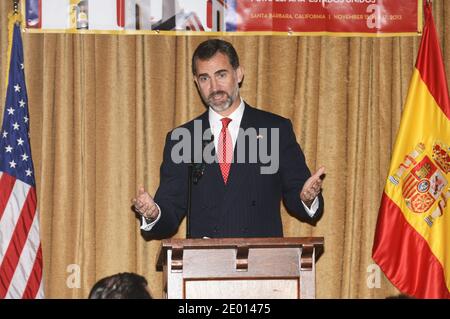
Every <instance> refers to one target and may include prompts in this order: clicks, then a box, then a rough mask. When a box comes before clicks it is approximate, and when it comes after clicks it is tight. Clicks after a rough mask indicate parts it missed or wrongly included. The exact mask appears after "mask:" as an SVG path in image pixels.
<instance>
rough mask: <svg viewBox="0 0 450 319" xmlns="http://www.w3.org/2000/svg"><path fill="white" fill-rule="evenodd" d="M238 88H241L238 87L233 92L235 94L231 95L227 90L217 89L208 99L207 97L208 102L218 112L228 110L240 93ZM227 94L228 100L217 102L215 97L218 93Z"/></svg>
mask: <svg viewBox="0 0 450 319" xmlns="http://www.w3.org/2000/svg"><path fill="white" fill-rule="evenodd" d="M238 90H239V88H238V87H237V88H236V89H235V90H234V92H233V96H231V95H230V94H228V93H227V92H225V91H216V92H213V93H211V94H210V95H209V96H208V98H207V99H205V100H206V101H205V102H206V104H207V105H208V106H209V107H210V108H212V109H213V110H214V111H216V112H217V113H220V112H223V111H226V110H227V109H228V108H229V107H230V106H231V105H232V104H233V103H234V101H235V100H236V97H237V95H238ZM223 94H224V95H225V96H226V100H225V101H223V102H215V101H214V97H215V96H216V95H223Z"/></svg>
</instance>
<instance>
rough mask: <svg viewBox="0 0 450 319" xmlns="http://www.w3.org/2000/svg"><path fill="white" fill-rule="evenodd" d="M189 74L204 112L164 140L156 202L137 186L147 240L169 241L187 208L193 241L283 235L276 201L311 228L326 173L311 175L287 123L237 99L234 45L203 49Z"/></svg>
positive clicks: (239, 73) (214, 43)
mask: <svg viewBox="0 0 450 319" xmlns="http://www.w3.org/2000/svg"><path fill="white" fill-rule="evenodd" d="M192 72H193V75H194V81H195V83H196V84H197V88H198V90H199V92H200V95H201V97H202V99H203V101H204V103H205V104H206V105H207V106H208V111H206V112H205V113H204V114H202V115H201V116H199V117H198V118H196V119H194V120H192V121H190V122H188V123H186V124H184V125H182V126H181V127H179V128H176V129H174V130H173V131H172V132H171V133H169V134H168V135H167V138H166V145H165V148H164V158H163V163H162V165H161V180H160V186H159V188H158V190H157V192H156V195H155V198H154V199H153V198H152V197H151V196H150V194H148V193H147V192H146V191H145V189H144V188H140V189H139V191H138V195H137V196H136V198H134V199H133V200H132V202H133V204H134V209H135V210H136V211H137V212H138V213H140V214H141V215H142V226H141V229H142V230H143V231H144V233H145V235H148V237H151V238H167V237H170V236H172V235H174V234H175V233H176V231H177V229H178V226H179V224H180V223H181V220H182V219H183V217H184V216H185V215H186V212H187V211H188V209H189V208H190V209H191V210H190V211H191V213H190V217H189V223H188V224H189V230H188V234H190V237H193V238H201V237H215V238H217V237H219V238H220V237H281V236H283V229H282V223H281V216H280V202H281V199H283V202H284V204H285V206H286V208H287V209H288V211H289V212H290V213H291V214H293V215H294V216H296V217H297V218H299V219H300V220H302V221H306V222H310V223H315V222H316V221H317V220H318V219H319V218H320V216H321V214H322V211H323V198H322V195H321V187H322V176H323V174H324V173H325V169H324V168H323V167H321V168H320V169H319V170H318V171H317V172H316V173H315V174H314V175H312V176H311V173H310V171H309V169H308V167H307V165H306V163H305V157H304V155H303V152H302V150H301V148H300V146H299V145H298V143H297V141H296V138H295V134H294V131H293V129H292V124H291V122H290V120H288V119H285V118H283V117H281V116H278V115H275V114H272V113H269V112H265V111H261V110H258V109H256V108H253V107H251V106H249V105H248V104H247V103H245V102H244V101H243V100H242V99H241V97H240V94H239V86H240V83H241V82H242V80H243V77H244V72H243V68H242V67H241V66H240V65H239V58H238V55H237V53H236V51H235V49H234V48H233V46H232V45H231V44H230V43H228V42H226V41H223V40H217V39H215V40H208V41H205V42H203V43H201V44H200V45H199V46H198V47H197V49H196V51H195V52H194V55H193V58H192ZM211 139H212V141H211ZM208 151H209V153H208ZM208 154H209V156H208ZM269 154H270V156H269ZM211 158H212V159H213V160H211ZM192 161H194V162H196V163H195V164H193V165H192V164H190V162H192ZM190 165H191V168H192V167H193V168H194V175H195V176H194V183H191V189H190V192H189V189H188V188H189V183H188V180H189V174H190V173H189V172H190V171H189V166H190ZM188 193H191V196H190V198H189V196H188ZM189 203H190V204H189ZM189 206H190V207H189Z"/></svg>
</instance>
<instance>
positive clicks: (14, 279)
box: [0, 172, 44, 298]
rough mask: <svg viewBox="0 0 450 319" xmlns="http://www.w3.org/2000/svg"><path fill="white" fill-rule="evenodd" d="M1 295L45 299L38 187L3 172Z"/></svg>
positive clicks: (0, 181)
mask: <svg viewBox="0 0 450 319" xmlns="http://www.w3.org/2000/svg"><path fill="white" fill-rule="evenodd" d="M0 189H1V190H2V191H1V192H0V298H43V297H44V293H43V287H42V248H41V240H40V235H39V214H38V210H37V206H36V203H37V201H36V189H35V188H34V187H31V186H30V185H28V184H26V183H24V182H22V181H20V180H16V179H15V178H14V177H12V176H10V175H9V174H6V173H2V172H0Z"/></svg>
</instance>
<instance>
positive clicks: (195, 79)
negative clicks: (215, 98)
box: [192, 75, 198, 87]
mask: <svg viewBox="0 0 450 319" xmlns="http://www.w3.org/2000/svg"><path fill="white" fill-rule="evenodd" d="M192 79H193V80H194V82H195V85H196V86H197V87H198V81H197V77H196V76H195V75H194V76H193V77H192Z"/></svg>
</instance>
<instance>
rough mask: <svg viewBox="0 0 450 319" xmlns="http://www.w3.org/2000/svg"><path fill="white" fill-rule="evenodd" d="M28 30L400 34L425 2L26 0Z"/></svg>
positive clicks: (418, 20) (418, 19)
mask: <svg viewBox="0 0 450 319" xmlns="http://www.w3.org/2000/svg"><path fill="white" fill-rule="evenodd" d="M24 2H25V6H24V8H23V14H24V16H25V21H26V30H27V31H30V32H81V33H86V32H87V33H91V32H92V33H97V32H98V33H132V34H133V33H149V34H180V35H185V34H194V35H195V34H204V33H205V32H206V33H220V34H224V35H226V34H228V33H230V34H233V35H240V34H241V35H249V34H261V35H338V36H339V35H341V36H352V35H356V36H397V35H414V34H420V33H421V30H422V0H402V1H398V0H195V1H194V0H25V1H24Z"/></svg>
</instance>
